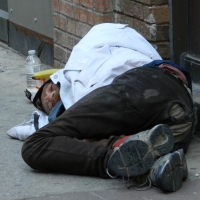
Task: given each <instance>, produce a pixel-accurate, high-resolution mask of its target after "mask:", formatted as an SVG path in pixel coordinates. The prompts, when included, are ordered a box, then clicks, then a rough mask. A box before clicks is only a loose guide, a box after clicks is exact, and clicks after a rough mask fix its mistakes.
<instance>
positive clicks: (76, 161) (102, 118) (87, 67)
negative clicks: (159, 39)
mask: <svg viewBox="0 0 200 200" xmlns="http://www.w3.org/2000/svg"><path fill="white" fill-rule="evenodd" d="M33 103H34V105H35V107H36V108H37V109H38V110H40V111H42V112H43V113H46V114H47V115H48V117H49V123H48V124H47V125H45V126H43V127H41V128H39V129H38V130H37V131H36V132H35V133H34V134H32V135H31V136H29V137H28V138H27V139H26V140H25V142H24V144H23V147H22V157H23V159H24V161H25V162H26V163H27V164H28V165H29V166H30V167H31V168H33V169H36V170H41V171H57V172H61V173H67V174H75V175H86V176H98V177H102V178H108V177H112V178H113V177H117V176H119V177H127V178H128V179H130V180H131V179H132V178H136V179H137V178H138V177H141V176H144V177H146V178H147V179H148V180H150V181H151V182H152V184H153V185H155V186H156V187H158V188H161V189H163V190H167V191H176V190H178V189H180V187H181V185H182V181H183V180H185V179H186V178H187V173H188V171H187V165H186V160H185V157H184V153H185V152H186V151H187V148H188V145H189V143H190V140H191V136H192V134H193V132H194V130H195V125H196V115H195V107H194V104H193V101H192V97H191V82H190V79H189V74H188V73H187V72H186V71H185V70H184V69H183V68H182V67H180V66H178V65H176V64H174V63H172V62H169V61H164V60H162V59H161V57H160V55H159V54H158V53H157V52H156V50H155V49H154V47H153V46H152V45H151V44H150V43H149V42H147V41H146V40H145V39H144V38H143V37H142V36H141V35H140V34H139V33H137V32H136V31H135V30H133V29H131V28H130V27H128V25H124V24H110V23H106V24H100V25H96V26H94V27H93V28H92V29H91V30H90V31H89V33H88V34H87V35H86V36H85V37H84V38H83V39H82V40H81V41H80V42H79V43H78V44H77V45H76V46H75V47H74V49H73V51H72V54H71V56H70V58H69V60H68V62H67V64H66V66H65V68H63V69H61V70H59V71H58V72H56V73H54V74H53V75H51V77H50V80H48V81H47V82H46V83H45V84H44V85H43V86H42V87H41V88H40V90H39V91H38V92H37V94H36V96H35V98H34V100H33Z"/></svg>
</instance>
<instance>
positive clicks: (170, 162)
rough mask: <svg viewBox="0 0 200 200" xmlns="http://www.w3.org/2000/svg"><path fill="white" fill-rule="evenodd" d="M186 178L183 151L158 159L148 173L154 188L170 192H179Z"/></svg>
mask: <svg viewBox="0 0 200 200" xmlns="http://www.w3.org/2000/svg"><path fill="white" fill-rule="evenodd" d="M187 177H188V169H187V163H186V159H185V155H184V152H183V149H179V150H177V151H175V152H173V153H169V154H167V155H165V156H163V157H160V158H159V159H158V160H157V161H156V162H155V164H154V165H153V166H152V168H151V170H150V173H149V178H150V180H151V182H152V184H153V185H154V186H156V187H158V188H160V189H163V190H166V191H170V192H174V191H177V190H179V189H180V188H181V186H182V182H183V181H184V180H185V179H187Z"/></svg>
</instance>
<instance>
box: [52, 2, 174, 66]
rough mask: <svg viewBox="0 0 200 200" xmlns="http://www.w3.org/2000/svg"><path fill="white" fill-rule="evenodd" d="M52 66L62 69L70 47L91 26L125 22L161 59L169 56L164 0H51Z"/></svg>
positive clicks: (167, 13)
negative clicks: (52, 27) (147, 41)
mask: <svg viewBox="0 0 200 200" xmlns="http://www.w3.org/2000/svg"><path fill="white" fill-rule="evenodd" d="M52 2H53V19H54V67H57V68H62V67H64V65H65V63H66V61H67V60H68V58H69V56H70V53H71V51H72V48H73V46H74V45H76V44H77V43H78V41H79V40H80V39H81V38H82V37H83V36H84V35H85V34H86V33H87V32H88V31H89V30H90V29H91V27H92V26H93V25H96V24H99V23H104V22H114V23H126V24H129V26H130V27H132V28H134V29H136V30H137V31H138V32H139V33H141V34H142V35H143V36H144V37H145V38H146V39H147V40H149V41H150V42H151V43H152V45H154V47H155V48H156V49H157V50H158V52H159V53H160V54H161V56H162V57H163V58H165V59H169V57H170V41H169V40H170V39H169V6H168V0H137V1H136V0H84V1H81V0H52Z"/></svg>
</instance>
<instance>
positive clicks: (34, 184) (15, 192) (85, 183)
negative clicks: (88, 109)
mask: <svg viewBox="0 0 200 200" xmlns="http://www.w3.org/2000/svg"><path fill="white" fill-rule="evenodd" d="M24 63H25V57H24V56H22V55H19V54H18V53H17V52H14V51H13V50H11V49H9V48H8V47H7V46H5V45H3V44H0V84H1V88H0V93H1V97H0V200H12V199H15V200H16V199H18V200H19V199H29V200H49V199H56V200H61V199H67V200H79V199H81V200H86V199H87V200H90V199H91V200H96V199H98V200H99V199H102V200H121V199H123V200H129V199H145V200H147V199H149V200H150V199H152V200H156V199H158V200H160V199H162V200H165V199H171V200H172V199H182V200H184V199H185V200H186V199H193V200H196V199H200V190H199V188H200V180H199V176H198V174H199V175H200V140H199V139H198V138H195V139H193V141H192V144H191V145H190V148H189V151H188V154H187V156H186V157H187V162H188V168H189V178H188V179H187V181H185V182H184V183H183V187H182V188H181V189H180V190H179V191H177V192H175V193H163V192H162V191H160V190H156V189H148V190H145V191H136V190H135V189H134V188H130V189H126V187H125V184H124V183H123V182H122V180H121V179H107V180H104V179H101V178H95V177H82V176H72V175H66V174H55V173H41V172H37V171H34V170H32V169H31V168H30V167H29V166H27V165H26V164H25V163H24V161H23V160H22V158H21V146H22V144H23V142H22V141H19V140H15V139H11V138H10V137H9V136H8V135H7V131H8V130H9V129H10V128H12V127H13V126H15V125H17V124H19V123H21V122H23V121H24V120H28V119H29V117H30V114H31V113H32V111H34V110H35V108H34V107H33V105H32V104H31V102H30V101H29V100H28V99H27V98H26V97H25V94H24V90H25V88H26V81H25V67H24ZM80 167H81V166H80Z"/></svg>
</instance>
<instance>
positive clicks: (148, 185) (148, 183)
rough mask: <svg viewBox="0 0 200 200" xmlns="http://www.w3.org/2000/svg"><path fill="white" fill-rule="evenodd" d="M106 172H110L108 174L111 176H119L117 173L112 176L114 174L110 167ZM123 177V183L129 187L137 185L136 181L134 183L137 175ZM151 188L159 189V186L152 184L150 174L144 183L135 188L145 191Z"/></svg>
mask: <svg viewBox="0 0 200 200" xmlns="http://www.w3.org/2000/svg"><path fill="white" fill-rule="evenodd" d="M106 173H107V174H108V176H109V177H110V178H117V177H118V176H117V175H116V176H112V175H111V174H110V173H109V171H108V168H107V169H106ZM122 178H123V183H124V184H126V187H127V189H129V188H131V187H132V186H136V185H135V183H134V181H135V180H136V177H132V178H127V180H126V178H125V177H122ZM144 186H145V187H144ZM149 188H154V189H158V188H156V187H154V186H152V181H151V179H150V176H149V175H148V176H147V177H146V180H145V182H144V183H142V184H140V185H138V186H136V187H135V190H137V191H144V190H147V189H149Z"/></svg>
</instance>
